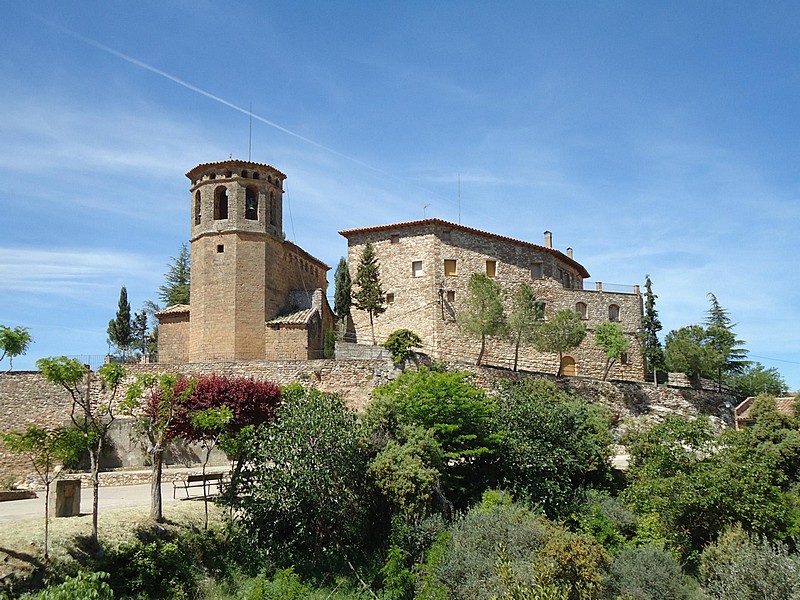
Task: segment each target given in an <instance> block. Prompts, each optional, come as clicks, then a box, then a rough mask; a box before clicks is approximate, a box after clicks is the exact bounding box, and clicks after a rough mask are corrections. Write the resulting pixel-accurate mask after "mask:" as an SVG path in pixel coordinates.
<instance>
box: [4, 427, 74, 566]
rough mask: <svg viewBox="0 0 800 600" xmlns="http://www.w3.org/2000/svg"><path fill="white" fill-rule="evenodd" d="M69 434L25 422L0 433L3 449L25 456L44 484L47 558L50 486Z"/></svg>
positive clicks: (46, 552) (46, 549) (67, 450)
mask: <svg viewBox="0 0 800 600" xmlns="http://www.w3.org/2000/svg"><path fill="white" fill-rule="evenodd" d="M69 434H70V432H69V431H67V429H66V428H65V427H54V428H44V427H39V426H38V425H28V427H27V429H26V430H25V431H9V432H7V433H0V441H2V442H3V444H4V445H5V447H6V449H7V450H9V451H10V452H14V453H16V454H23V455H25V456H26V457H27V458H28V460H29V461H30V463H31V466H32V467H33V469H34V471H36V475H37V476H38V477H39V481H40V482H41V483H42V485H43V486H44V559H45V560H49V558H50V546H49V543H50V486H51V484H52V483H53V481H54V480H55V479H56V477H58V473H57V471H56V467H57V466H58V465H59V464H62V463H63V462H64V460H65V459H66V458H67V456H68V455H69V454H70V452H71V450H72V449H71V448H70V445H69V440H68V437H69Z"/></svg>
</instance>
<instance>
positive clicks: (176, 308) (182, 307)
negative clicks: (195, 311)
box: [156, 304, 190, 316]
mask: <svg viewBox="0 0 800 600" xmlns="http://www.w3.org/2000/svg"><path fill="white" fill-rule="evenodd" d="M189 310H190V306H189V305H188V304H173V305H172V306H168V307H167V308H165V309H164V310H160V311H158V312H157V313H156V316H158V315H172V314H177V313H185V312H189Z"/></svg>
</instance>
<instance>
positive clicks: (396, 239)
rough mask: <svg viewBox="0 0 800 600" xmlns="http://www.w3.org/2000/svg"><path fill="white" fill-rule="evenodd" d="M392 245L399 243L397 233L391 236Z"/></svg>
mask: <svg viewBox="0 0 800 600" xmlns="http://www.w3.org/2000/svg"><path fill="white" fill-rule="evenodd" d="M392 243H393V244H399V243H400V234H399V233H393V234H392Z"/></svg>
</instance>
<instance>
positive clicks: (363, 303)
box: [353, 242, 386, 346]
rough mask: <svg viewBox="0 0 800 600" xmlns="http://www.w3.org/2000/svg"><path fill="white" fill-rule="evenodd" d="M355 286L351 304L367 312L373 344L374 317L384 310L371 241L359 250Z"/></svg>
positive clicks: (383, 300) (373, 343)
mask: <svg viewBox="0 0 800 600" xmlns="http://www.w3.org/2000/svg"><path fill="white" fill-rule="evenodd" d="M354 283H355V285H356V288H357V289H355V290H354V291H353V306H355V307H356V308H357V309H358V310H363V311H366V312H367V313H368V314H369V327H370V330H371V332H372V345H373V346H374V345H375V325H374V322H373V321H374V317H376V316H378V315H379V314H381V313H383V312H384V311H385V310H386V306H384V302H385V299H384V294H383V288H381V277H380V269H379V267H378V257H377V256H376V255H375V248H374V247H373V245H372V242H367V244H366V245H365V246H364V249H363V250H362V251H361V257H360V259H359V261H358V269H357V270H356V280H355V281H354Z"/></svg>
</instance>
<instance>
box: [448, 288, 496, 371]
mask: <svg viewBox="0 0 800 600" xmlns="http://www.w3.org/2000/svg"><path fill="white" fill-rule="evenodd" d="M467 294H468V295H467V302H466V304H467V306H466V309H465V310H464V311H463V312H462V313H460V314H459V315H458V324H459V326H460V327H461V329H462V331H465V332H466V333H468V334H470V335H474V336H478V337H480V340H481V347H480V350H479V351H478V359H477V361H476V362H475V364H476V365H480V364H481V361H482V360H483V355H484V352H485V351H486V338H487V337H491V336H497V335H502V334H503V332H504V331H505V326H506V322H505V315H504V314H503V295H504V294H503V288H501V287H500V284H499V283H497V282H496V281H495V280H494V279H492V278H491V277H488V276H487V275H486V274H484V273H473V274H472V275H471V276H470V278H469V283H468V284H467Z"/></svg>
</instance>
